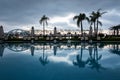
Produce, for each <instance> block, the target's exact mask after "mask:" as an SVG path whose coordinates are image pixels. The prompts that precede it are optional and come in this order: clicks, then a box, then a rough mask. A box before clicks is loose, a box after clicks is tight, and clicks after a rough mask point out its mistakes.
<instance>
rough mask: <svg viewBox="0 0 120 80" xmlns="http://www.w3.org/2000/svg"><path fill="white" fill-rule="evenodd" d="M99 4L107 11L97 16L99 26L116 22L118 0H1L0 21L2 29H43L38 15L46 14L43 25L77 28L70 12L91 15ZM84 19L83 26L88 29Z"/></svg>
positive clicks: (118, 11)
mask: <svg viewBox="0 0 120 80" xmlns="http://www.w3.org/2000/svg"><path fill="white" fill-rule="evenodd" d="M99 8H101V9H102V11H107V12H108V13H106V14H104V15H103V16H102V18H101V19H100V20H101V21H102V23H103V26H102V27H100V28H101V29H108V28H109V27H110V26H113V25H117V24H119V21H120V0H0V10H1V11H0V25H3V26H4V30H5V31H10V30H12V29H16V28H20V29H30V28H31V26H35V29H42V26H41V25H40V24H39V19H40V18H41V17H42V16H43V15H44V14H45V15H46V16H48V17H49V18H50V20H49V21H48V22H49V26H48V27H46V29H53V27H55V26H56V27H57V28H58V29H78V27H77V26H76V23H75V21H73V19H72V18H73V16H75V15H78V14H79V13H86V14H87V16H89V15H90V13H91V12H92V11H96V10H97V9H99ZM88 27H89V26H88V25H87V22H86V21H85V22H84V29H89V28H88Z"/></svg>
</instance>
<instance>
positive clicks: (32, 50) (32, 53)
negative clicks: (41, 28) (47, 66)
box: [30, 46, 35, 56]
mask: <svg viewBox="0 0 120 80" xmlns="http://www.w3.org/2000/svg"><path fill="white" fill-rule="evenodd" d="M30 50H31V55H32V56H34V50H35V47H34V46H31V49H30Z"/></svg>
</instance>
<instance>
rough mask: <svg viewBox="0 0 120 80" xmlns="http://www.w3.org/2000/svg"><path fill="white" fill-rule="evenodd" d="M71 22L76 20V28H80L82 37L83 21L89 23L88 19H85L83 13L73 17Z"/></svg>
mask: <svg viewBox="0 0 120 80" xmlns="http://www.w3.org/2000/svg"><path fill="white" fill-rule="evenodd" d="M73 20H77V26H78V27H81V35H82V36H83V20H87V21H89V19H88V17H86V15H85V13H80V14H79V15H76V16H74V17H73Z"/></svg>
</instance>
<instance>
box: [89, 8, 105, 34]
mask: <svg viewBox="0 0 120 80" xmlns="http://www.w3.org/2000/svg"><path fill="white" fill-rule="evenodd" d="M100 11H101V9H98V10H97V12H94V11H93V12H92V13H91V16H90V18H91V19H90V21H91V25H92V24H93V23H94V32H95V34H96V35H97V34H98V25H99V24H100V25H101V26H102V23H101V22H100V21H99V18H100V17H102V15H103V14H105V13H106V12H100Z"/></svg>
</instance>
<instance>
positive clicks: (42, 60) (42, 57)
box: [39, 45, 49, 66]
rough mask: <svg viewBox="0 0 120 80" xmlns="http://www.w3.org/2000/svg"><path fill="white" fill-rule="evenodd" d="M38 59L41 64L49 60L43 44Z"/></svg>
mask: <svg viewBox="0 0 120 80" xmlns="http://www.w3.org/2000/svg"><path fill="white" fill-rule="evenodd" d="M39 61H40V62H41V64H42V65H43V66H44V65H46V64H47V63H48V62H49V61H48V58H47V56H46V55H45V46H44V45H43V55H42V56H41V57H40V58H39Z"/></svg>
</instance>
